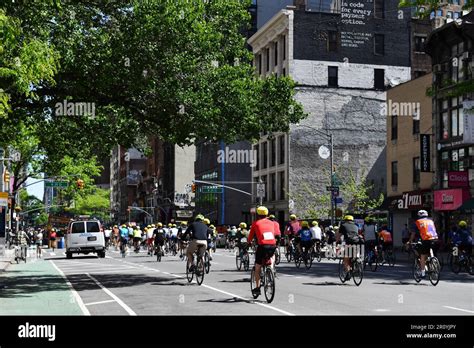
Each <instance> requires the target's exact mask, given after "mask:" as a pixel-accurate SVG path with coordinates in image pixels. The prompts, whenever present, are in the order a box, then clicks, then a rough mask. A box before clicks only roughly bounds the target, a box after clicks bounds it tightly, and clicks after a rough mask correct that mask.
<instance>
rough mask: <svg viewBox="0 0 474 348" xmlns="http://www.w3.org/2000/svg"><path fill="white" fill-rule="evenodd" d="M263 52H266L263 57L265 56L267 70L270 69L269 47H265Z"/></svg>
mask: <svg viewBox="0 0 474 348" xmlns="http://www.w3.org/2000/svg"><path fill="white" fill-rule="evenodd" d="M265 53H266V54H265V55H266V57H265V58H266V62H267V66H266V68H267V70H266V71H267V72H269V71H270V48H267V49H266V50H265Z"/></svg>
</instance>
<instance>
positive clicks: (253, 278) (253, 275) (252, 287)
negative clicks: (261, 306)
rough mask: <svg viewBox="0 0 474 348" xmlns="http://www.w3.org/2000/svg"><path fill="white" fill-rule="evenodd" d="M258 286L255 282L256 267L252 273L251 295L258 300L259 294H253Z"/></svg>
mask: <svg viewBox="0 0 474 348" xmlns="http://www.w3.org/2000/svg"><path fill="white" fill-rule="evenodd" d="M256 286H257V283H256V281H255V266H253V268H252V272H250V293H251V294H252V297H253V298H254V299H256V298H257V297H258V295H257V294H254V293H253V291H252V290H253V289H255V287H256Z"/></svg>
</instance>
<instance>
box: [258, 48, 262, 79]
mask: <svg viewBox="0 0 474 348" xmlns="http://www.w3.org/2000/svg"><path fill="white" fill-rule="evenodd" d="M258 74H259V75H262V54H261V53H260V54H259V55H258Z"/></svg>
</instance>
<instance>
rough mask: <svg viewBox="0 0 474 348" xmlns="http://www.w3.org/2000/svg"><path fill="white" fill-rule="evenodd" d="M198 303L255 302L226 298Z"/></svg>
mask: <svg viewBox="0 0 474 348" xmlns="http://www.w3.org/2000/svg"><path fill="white" fill-rule="evenodd" d="M198 302H210V303H241V302H246V303H252V302H253V301H251V300H244V299H241V298H237V297H232V298H226V299H214V298H211V299H209V300H198Z"/></svg>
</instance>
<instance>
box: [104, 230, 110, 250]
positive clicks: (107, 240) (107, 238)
mask: <svg viewBox="0 0 474 348" xmlns="http://www.w3.org/2000/svg"><path fill="white" fill-rule="evenodd" d="M111 234H112V230H111V229H110V226H107V228H106V229H105V230H104V238H105V246H106V247H107V248H108V247H109V241H110V236H111Z"/></svg>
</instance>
